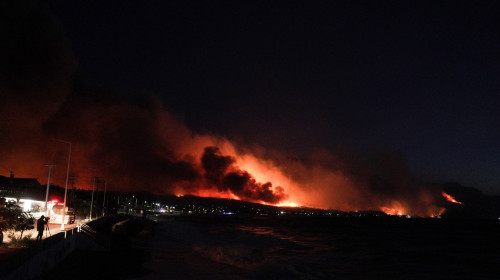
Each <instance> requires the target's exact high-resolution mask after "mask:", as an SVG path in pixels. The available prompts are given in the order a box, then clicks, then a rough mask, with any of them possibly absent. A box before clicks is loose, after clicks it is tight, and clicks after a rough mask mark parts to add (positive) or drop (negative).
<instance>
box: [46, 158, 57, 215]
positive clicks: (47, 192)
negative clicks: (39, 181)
mask: <svg viewBox="0 0 500 280" xmlns="http://www.w3.org/2000/svg"><path fill="white" fill-rule="evenodd" d="M45 166H47V167H48V168H49V178H48V179H47V191H46V192H45V215H47V216H48V215H49V209H47V200H49V187H50V172H51V171H52V167H54V166H55V165H54V164H45Z"/></svg>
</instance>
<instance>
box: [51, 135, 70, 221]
mask: <svg viewBox="0 0 500 280" xmlns="http://www.w3.org/2000/svg"><path fill="white" fill-rule="evenodd" d="M54 140H56V141H59V142H63V143H66V144H69V155H68V170H67V171H66V188H65V190H64V208H63V214H62V223H61V230H64V222H65V220H64V219H65V218H66V217H65V216H66V197H67V196H68V179H69V163H70V161H71V142H68V141H64V140H61V139H55V138H54Z"/></svg>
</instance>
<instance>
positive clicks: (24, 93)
mask: <svg viewBox="0 0 500 280" xmlns="http://www.w3.org/2000/svg"><path fill="white" fill-rule="evenodd" d="M20 12H22V11H20ZM30 13H31V14H30V15H31V16H32V17H33V21H29V22H24V23H23V24H20V23H19V22H14V25H16V26H19V28H18V29H12V30H11V32H17V33H15V34H10V35H12V36H13V37H16V38H18V39H17V40H19V41H20V42H30V43H29V44H27V43H25V44H24V45H26V46H28V45H29V46H30V47H29V48H18V47H16V44H6V45H5V46H4V47H5V48H6V50H5V52H2V59H1V61H3V62H4V63H2V65H1V69H0V70H1V71H0V73H1V75H2V79H1V83H0V86H1V92H2V98H3V100H2V101H3V102H2V105H1V106H2V108H1V109H2V110H0V118H1V120H2V121H1V122H0V134H1V135H3V136H4V137H1V138H0V153H1V157H0V165H1V166H2V167H3V168H4V171H3V172H4V173H8V172H7V170H13V171H15V173H16V175H17V176H21V177H22V176H25V177H38V178H40V179H41V180H42V181H43V180H45V179H44V178H47V169H46V168H45V167H44V164H47V163H52V164H56V165H57V167H56V168H55V169H54V170H53V175H52V178H53V180H54V181H55V183H56V184H59V185H63V184H64V183H63V182H64V181H65V175H66V174H65V172H64V171H63V168H62V166H65V165H66V164H67V156H68V147H67V145H64V144H62V143H61V142H57V141H54V140H52V139H54V138H59V139H64V140H66V141H69V142H71V143H72V145H73V146H72V147H73V150H72V155H71V167H70V170H71V171H70V173H71V175H73V176H77V177H78V179H77V185H78V186H79V187H83V188H88V187H89V186H90V181H91V176H93V172H92V171H91V170H92V169H95V170H96V172H97V175H99V176H105V177H106V179H107V182H108V188H109V189H111V190H120V191H141V190H144V191H150V192H154V193H158V194H167V193H169V194H194V195H200V196H212V197H224V198H232V199H239V200H246V201H251V202H258V203H265V204H271V205H284V206H307V207H315V208H329V209H338V210H345V211H354V210H382V211H384V212H386V213H389V214H398V215H399V214H404V215H406V214H410V215H420V216H431V215H436V214H437V213H440V211H441V207H439V205H440V203H441V200H442V196H441V194H440V192H438V191H436V190H435V189H434V188H431V187H429V186H426V185H424V184H420V183H419V182H418V181H416V180H415V179H414V178H413V176H412V174H411V172H410V171H409V168H408V167H407V164H406V161H405V159H404V156H402V155H400V154H397V153H393V152H389V151H377V152H375V153H374V154H373V155H371V156H361V155H359V154H355V153H348V152H345V151H337V152H336V153H332V152H330V151H326V150H318V151H315V152H313V153H311V155H309V156H303V157H301V158H299V159H297V158H296V157H295V155H294V154H293V151H281V152H277V151H275V150H274V149H273V147H266V148H255V147H248V146H246V145H242V144H239V143H238V142H234V141H231V139H228V138H226V137H224V136H220V135H215V134H210V133H197V132H194V131H192V130H190V129H189V128H188V127H187V126H186V125H185V124H184V123H183V122H182V121H180V119H179V118H178V117H176V116H175V115H174V114H172V113H171V112H169V111H167V110H165V109H164V108H163V104H162V102H161V101H160V100H159V99H157V98H155V97H152V96H150V95H144V94H137V95H134V96H132V97H130V96H129V97H128V98H127V99H126V100H125V99H123V98H122V97H121V95H120V94H118V93H116V91H114V90H111V89H95V88H92V87H91V86H89V85H88V83H86V82H85V81H84V79H83V78H82V77H81V75H80V74H78V73H77V71H76V69H77V67H76V65H77V63H76V59H75V58H74V56H73V53H72V51H71V50H70V49H69V43H68V41H67V40H66V38H65V37H64V36H62V32H61V31H60V27H59V26H58V24H57V22H56V21H55V20H54V19H53V18H52V17H50V16H49V15H48V14H47V13H45V12H44V11H43V9H38V8H34V9H33V10H32V11H30ZM13 18H17V17H13ZM19 18H23V17H21V16H20V17H19ZM14 35H15V36H14ZM12 36H11V37H12ZM49 58H50V59H49ZM248 129H252V130H255V131H258V130H259V128H255V127H254V128H250V127H249V128H248Z"/></svg>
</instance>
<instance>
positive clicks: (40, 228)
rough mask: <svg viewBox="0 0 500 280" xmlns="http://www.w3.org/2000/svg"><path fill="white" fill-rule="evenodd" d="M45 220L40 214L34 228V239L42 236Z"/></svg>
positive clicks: (40, 238) (39, 238)
mask: <svg viewBox="0 0 500 280" xmlns="http://www.w3.org/2000/svg"><path fill="white" fill-rule="evenodd" d="M46 223H47V221H45V216H44V215H42V216H41V217H40V219H38V220H37V221H36V230H37V231H38V235H37V236H36V241H38V240H42V237H43V231H44V230H45V224H46Z"/></svg>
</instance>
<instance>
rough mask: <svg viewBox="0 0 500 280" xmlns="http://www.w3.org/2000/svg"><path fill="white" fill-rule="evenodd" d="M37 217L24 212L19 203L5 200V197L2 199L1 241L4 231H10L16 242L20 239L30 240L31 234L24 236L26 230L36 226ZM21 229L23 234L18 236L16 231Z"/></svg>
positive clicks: (0, 215)
mask: <svg viewBox="0 0 500 280" xmlns="http://www.w3.org/2000/svg"><path fill="white" fill-rule="evenodd" d="M34 224H35V218H34V217H33V216H32V215H31V214H29V213H26V212H24V211H23V210H22V209H21V207H19V205H17V204H15V203H11V202H5V199H1V200H0V243H2V242H3V232H4V231H10V234H9V237H10V238H11V240H12V241H14V242H15V243H16V244H17V243H18V241H22V240H25V239H26V238H27V240H29V239H30V238H31V236H27V237H25V238H23V233H24V231H26V230H30V229H33V228H34ZM16 231H19V232H20V233H21V235H20V236H19V238H16V237H15V235H14V233H15V232H16Z"/></svg>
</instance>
